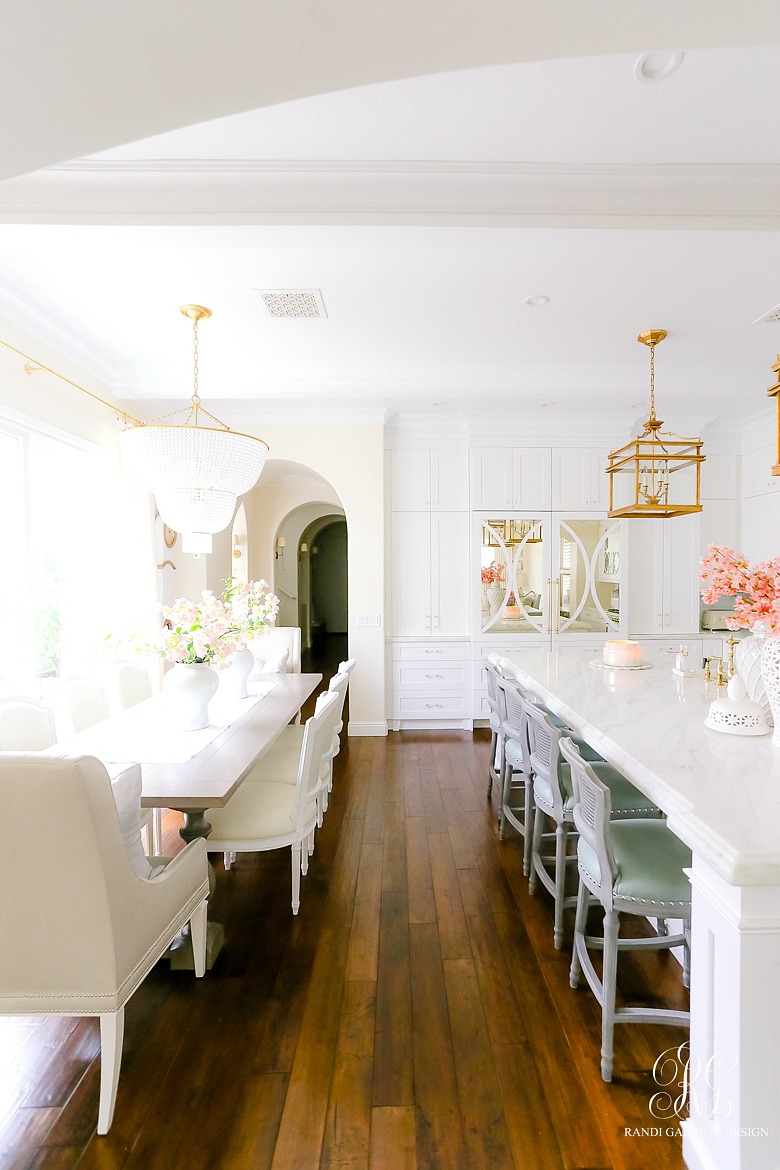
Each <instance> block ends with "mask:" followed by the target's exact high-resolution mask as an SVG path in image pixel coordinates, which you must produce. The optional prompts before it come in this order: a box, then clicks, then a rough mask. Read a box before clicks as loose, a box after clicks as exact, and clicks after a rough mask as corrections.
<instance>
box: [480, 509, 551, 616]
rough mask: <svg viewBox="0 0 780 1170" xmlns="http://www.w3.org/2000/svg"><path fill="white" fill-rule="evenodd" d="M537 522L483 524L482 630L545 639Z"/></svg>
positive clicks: (540, 537)
mask: <svg viewBox="0 0 780 1170" xmlns="http://www.w3.org/2000/svg"><path fill="white" fill-rule="evenodd" d="M542 550H543V540H542V523H541V521H540V520H532V519H524V520H506V519H504V520H486V521H484V523H483V524H482V541H481V555H480V567H481V622H480V625H481V628H482V630H483V632H486V631H488V630H489V631H490V632H491V633H501V634H537V635H538V634H540V633H544V631H545V626H544V609H545V605H546V600H545V579H544V561H543V551H542Z"/></svg>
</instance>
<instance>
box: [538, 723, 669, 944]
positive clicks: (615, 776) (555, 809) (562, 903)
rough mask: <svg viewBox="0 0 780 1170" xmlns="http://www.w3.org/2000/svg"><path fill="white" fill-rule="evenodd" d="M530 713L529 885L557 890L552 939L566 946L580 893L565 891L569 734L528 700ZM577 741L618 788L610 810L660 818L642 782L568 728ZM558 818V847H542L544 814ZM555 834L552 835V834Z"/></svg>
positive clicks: (571, 862) (570, 813)
mask: <svg viewBox="0 0 780 1170" xmlns="http://www.w3.org/2000/svg"><path fill="white" fill-rule="evenodd" d="M524 707H525V712H526V715H527V718H528V735H529V744H530V749H531V759H530V766H531V769H532V771H533V776H534V781H533V797H534V805H535V811H534V831H533V838H532V841H531V874H530V882H529V889H530V891H531V893H532V894H533V893H535V892H536V888H537V883H539V882H541V884H542V885H543V886H544V888H545V889H546V890H547V891H548V892H549V893H550V894H552V896H553V899H554V903H555V909H554V927H553V941H554V943H555V947H556V949H558V950H560V949H561V947H562V946H563V915H564V911H565V910H566V909H567V908H570V907H573V906H574V905H575V904H576V901H577V899H576V895H573V894H570V895H568V896H567V895H566V892H565V886H566V869H567V866H569V867H573V866H575V865H576V863H577V859H576V857H575V856H574V855H573V854H570V853H569V849H568V840H569V836H570V835H571V833H572V832H573V831H574V805H575V798H574V790H573V786H572V779H571V769H570V767H569V764H568V762H567V761H566V759H564V758H563V757H562V756H561V753H560V749H559V743H560V741H561V739H562V737H564V736H566V735H567V732H566V730H565V729H562V728H560V727H557V726H556V725H555V723H553V721H552V719H551V718H550V715H549V713H547V712H546V711H545V710H544V709H543V708H540V707H539V706H537V705H534V704H528V703H526V704H524ZM568 736H569V738H570V739H571V741H572V742H573V743H575V744H576V745H578V747H579V750H580V751H581V752H582V756H583V758H584V759H587V760H588V761H589V762H591V763H592V764H593V766H594V767H596V768H597V769H598V771H599V775H600V776H601V777H602V780H603V782H604V784H605V785H606V786H607V787H608V788H609V789H610V790H614V800H613V802H612V816H613V818H617V817H621V818H623V817H652V818H656V819H658V818H660V816H661V811H660V809H659V808H658V807H657V806H656V805H655V804H653V802H652V801H651V800H648V799H647V797H646V796H644V795H643V794H642V793H641V792H640V791H639V789H638V788H636V787H635V786H634V785H633V784H631V783H630V781H629V780H627V779H626V777H625V776H623V775H622V773H620V772H618V771H617V769H615V768H613V767H611V766H610V765H609V764H607V763H606V761H605V760H603V759H602V757H601V756H600V755H599V754H598V752H597V751H595V750H594V749H593V748H591V747H589V745H588V744H586V743H585V741H584V740H581V739H578V738H577V737H576V736H573V735H572V733H571V732H568ZM545 817H548V818H549V819H550V820H551V821H553V822H554V824H555V852H554V854H548V853H543V852H542V847H543V840H544V818H545ZM551 837H552V834H549V835H548V839H550V838H551Z"/></svg>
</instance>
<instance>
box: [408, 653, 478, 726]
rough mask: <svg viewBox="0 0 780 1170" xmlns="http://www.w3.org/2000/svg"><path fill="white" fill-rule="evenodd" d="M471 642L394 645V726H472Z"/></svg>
mask: <svg viewBox="0 0 780 1170" xmlns="http://www.w3.org/2000/svg"><path fill="white" fill-rule="evenodd" d="M470 659H471V653H470V644H469V642H468V641H466V640H464V641H460V642H456V641H452V642H444V641H442V642H434V641H422V642H396V643H394V645H393V710H392V720H391V722H392V727H393V730H394V731H398V730H400V729H401V728H403V727H459V728H460V727H466V728H470V727H471V711H470V699H469V696H470V691H471V679H470V673H471V661H470Z"/></svg>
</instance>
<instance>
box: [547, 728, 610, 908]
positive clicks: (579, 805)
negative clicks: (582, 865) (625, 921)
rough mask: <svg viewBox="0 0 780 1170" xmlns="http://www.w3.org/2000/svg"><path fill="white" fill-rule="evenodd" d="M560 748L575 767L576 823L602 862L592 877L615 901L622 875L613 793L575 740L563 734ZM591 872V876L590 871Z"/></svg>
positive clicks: (581, 835)
mask: <svg viewBox="0 0 780 1170" xmlns="http://www.w3.org/2000/svg"><path fill="white" fill-rule="evenodd" d="M558 746H559V748H560V751H561V755H562V756H563V758H564V760H566V762H567V763H568V764H569V767H570V768H571V780H572V786H573V788H574V802H575V803H574V824H575V826H576V828H577V831H578V832H579V834H580V838H581V840H582V841H584V842H585V844H586V845H587V846H589V847H590V849H591V850H592V852H593V854H594V855H595V857H596V860H597V862H598V873H593V874H590V876H591V877H592V878H593V879H594V881H596V882H597V883H598V885H599V887H600V889H601V890H602V891H603V893H604V895H605V896H606V897H607V899H608V900H609V901H610V902H611V891H612V888H613V886H614V884H615V879H616V877H617V875H618V867H617V864H616V862H615V856H614V854H613V852H612V842H611V839H610V828H609V823H610V818H611V816H612V797H611V793H610V791H609V789H608V788H607V786H606V784H603V783H602V782H601V780H599V778H598V776H597V775H596V773H595V772H594V771H593V769H592V768H591V766H590V764H589V763H588V762H587V760H583V758H582V756H581V755H580V752H579V748H578V747H577V745H576V743H575V742H574V740H572V739H571V738H570V737H569V736H567V735H562V736H561V737H560V740H559V744H558ZM588 872H589V873H590V870H588ZM605 904H606V903H605Z"/></svg>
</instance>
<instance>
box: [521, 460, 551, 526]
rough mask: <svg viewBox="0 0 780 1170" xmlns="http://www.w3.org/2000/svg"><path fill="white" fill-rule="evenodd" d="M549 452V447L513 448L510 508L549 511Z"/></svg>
mask: <svg viewBox="0 0 780 1170" xmlns="http://www.w3.org/2000/svg"><path fill="white" fill-rule="evenodd" d="M550 467H551V451H550V448H549V447H515V448H514V449H513V451H512V507H513V508H523V509H526V510H527V509H529V508H530V509H533V510H535V511H536V510H538V509H545V510H547V509H549V508H550V507H551V506H552V503H551V498H552V497H551V490H550V489H551V484H550Z"/></svg>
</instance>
